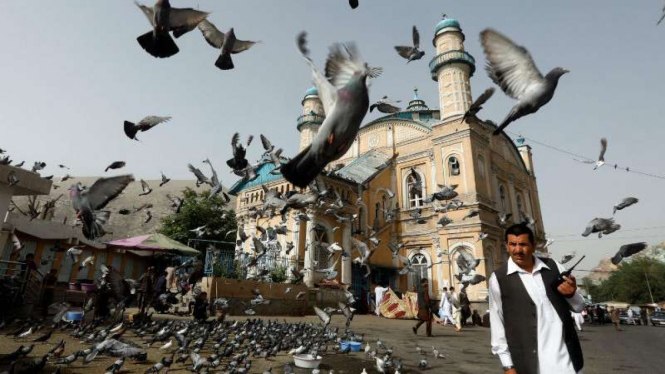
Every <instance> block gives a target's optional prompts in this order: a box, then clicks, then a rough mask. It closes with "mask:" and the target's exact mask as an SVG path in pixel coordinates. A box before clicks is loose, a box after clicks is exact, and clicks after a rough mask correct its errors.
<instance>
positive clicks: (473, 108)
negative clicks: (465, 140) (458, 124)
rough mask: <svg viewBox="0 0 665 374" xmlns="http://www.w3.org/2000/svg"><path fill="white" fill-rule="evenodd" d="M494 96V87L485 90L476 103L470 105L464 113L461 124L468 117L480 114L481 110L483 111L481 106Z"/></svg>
mask: <svg viewBox="0 0 665 374" xmlns="http://www.w3.org/2000/svg"><path fill="white" fill-rule="evenodd" d="M492 95H494V87H490V88H488V89H486V90H485V92H483V93H482V94H481V95H480V96H478V98H477V99H476V101H474V102H473V104H471V106H470V107H469V109H468V110H467V111H466V113H464V117H462V122H464V121H465V120H466V119H467V118H468V117H471V116H473V117H475V116H476V114H478V112H480V110H481V109H483V104H485V103H486V102H487V100H489V99H490V97H492Z"/></svg>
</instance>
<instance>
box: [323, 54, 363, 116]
mask: <svg viewBox="0 0 665 374" xmlns="http://www.w3.org/2000/svg"><path fill="white" fill-rule="evenodd" d="M366 69H367V67H366V66H365V64H364V63H363V62H362V61H360V59H359V58H358V49H357V48H356V45H355V44H353V43H349V44H345V45H342V44H339V43H336V44H333V45H332V47H330V52H329V53H328V58H327V59H326V68H325V72H326V77H327V78H328V80H330V83H332V85H333V86H334V87H335V88H337V89H340V88H342V87H344V86H346V84H347V83H348V82H349V81H350V80H351V78H352V77H353V76H354V75H355V74H356V73H358V72H360V71H365V70H366ZM326 113H328V112H326Z"/></svg>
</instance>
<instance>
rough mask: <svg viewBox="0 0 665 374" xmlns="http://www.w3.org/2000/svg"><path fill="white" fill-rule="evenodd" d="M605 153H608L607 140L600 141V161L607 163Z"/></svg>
mask: <svg viewBox="0 0 665 374" xmlns="http://www.w3.org/2000/svg"><path fill="white" fill-rule="evenodd" d="M605 151H607V139H605V138H602V139H600V154H599V155H598V161H605Z"/></svg>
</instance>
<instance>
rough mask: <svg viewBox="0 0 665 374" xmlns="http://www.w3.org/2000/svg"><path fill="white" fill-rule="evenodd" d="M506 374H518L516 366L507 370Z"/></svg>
mask: <svg viewBox="0 0 665 374" xmlns="http://www.w3.org/2000/svg"><path fill="white" fill-rule="evenodd" d="M504 374H517V370H515V368H510V369H508V370H506V371H505V372H504Z"/></svg>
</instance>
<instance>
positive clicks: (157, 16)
mask: <svg viewBox="0 0 665 374" xmlns="http://www.w3.org/2000/svg"><path fill="white" fill-rule="evenodd" d="M136 6H138V7H139V9H141V11H143V14H145V16H146V17H147V18H148V22H150V25H151V26H152V28H153V29H152V30H150V31H148V32H147V33H145V34H143V35H141V36H139V37H138V38H136V40H137V41H138V42H139V44H140V45H141V47H142V48H143V49H144V50H145V51H146V52H148V53H149V54H150V55H151V56H153V57H159V58H165V57H171V56H173V55H175V54H176V53H178V52H179V51H180V49H179V48H178V46H177V45H176V44H175V41H174V40H173V38H171V35H169V32H170V31H173V36H175V37H176V38H179V37H180V36H182V35H184V34H185V33H187V32H189V31H192V30H194V28H196V25H198V24H199V23H200V22H201V21H203V20H205V19H206V17H207V16H208V13H206V12H201V11H199V10H196V9H192V8H182V9H178V8H171V4H170V3H169V0H157V2H155V5H154V6H153V7H148V6H145V5H141V4H138V3H136Z"/></svg>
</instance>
